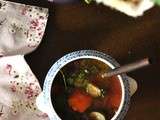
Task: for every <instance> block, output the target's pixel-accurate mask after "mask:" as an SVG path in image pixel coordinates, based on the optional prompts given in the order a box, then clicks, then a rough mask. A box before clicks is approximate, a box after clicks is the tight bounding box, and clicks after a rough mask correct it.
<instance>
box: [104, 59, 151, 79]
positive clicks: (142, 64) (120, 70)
mask: <svg viewBox="0 0 160 120" xmlns="http://www.w3.org/2000/svg"><path fill="white" fill-rule="evenodd" d="M148 65H150V60H149V58H145V59H142V60H139V61H136V62H134V63H130V64H127V65H124V66H121V67H119V68H115V69H113V70H111V71H110V72H107V73H103V74H102V77H103V78H104V77H111V76H114V75H118V74H122V73H127V72H131V71H134V70H136V69H139V68H142V67H145V66H148Z"/></svg>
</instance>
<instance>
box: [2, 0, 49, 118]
mask: <svg viewBox="0 0 160 120" xmlns="http://www.w3.org/2000/svg"><path fill="white" fill-rule="evenodd" d="M47 18H48V9H46V8H40V7H36V6H30V5H24V4H19V3H13V2H9V1H3V0H0V120H48V116H47V115H46V114H45V113H42V112H40V111H39V110H38V109H37V106H36V103H35V102H36V97H37V96H38V95H39V93H40V92H41V88H40V85H39V82H38V80H37V78H36V77H35V75H34V74H33V72H32V71H31V69H30V67H29V66H28V64H27V63H26V61H25V59H24V55H25V54H27V53H30V52H32V51H33V50H35V49H36V48H37V47H38V45H39V44H40V42H41V40H42V37H43V35H44V31H45V27H46V24H47Z"/></svg>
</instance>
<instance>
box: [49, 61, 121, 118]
mask: <svg viewBox="0 0 160 120" xmlns="http://www.w3.org/2000/svg"><path fill="white" fill-rule="evenodd" d="M109 70H110V67H109V66H108V65H106V64H105V63H103V62H101V61H98V60H93V59H80V60H77V61H74V62H71V63H69V64H67V65H66V66H64V67H63V68H62V69H61V72H59V73H58V74H57V76H56V77H55V79H54V82H53V86H52V93H51V94H52V103H53V107H54V109H55V111H56V112H57V114H58V115H59V116H60V118H61V119H62V120H94V119H91V118H90V117H89V116H90V113H91V112H99V113H101V114H102V115H104V116H105V119H106V120H110V119H111V118H112V117H113V116H114V115H115V112H116V111H117V110H118V108H119V106H120V103H121V98H122V88H121V84H120V81H119V79H118V77H117V76H114V77H110V78H102V77H101V76H100V73H104V72H107V71H109ZM62 75H64V77H65V82H66V86H65V82H64V78H63V77H62ZM89 84H90V85H91V86H92V85H93V86H95V87H96V88H98V89H99V90H100V91H101V92H100V93H101V94H100V96H96V97H95V96H93V95H92V94H90V93H88V92H87V90H88V89H87V88H88V85H89ZM93 94H94V93H93Z"/></svg>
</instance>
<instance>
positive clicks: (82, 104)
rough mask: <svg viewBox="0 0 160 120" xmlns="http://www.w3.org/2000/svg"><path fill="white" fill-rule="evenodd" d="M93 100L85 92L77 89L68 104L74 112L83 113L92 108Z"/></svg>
mask: <svg viewBox="0 0 160 120" xmlns="http://www.w3.org/2000/svg"><path fill="white" fill-rule="evenodd" d="M92 100H93V99H92V97H91V96H89V95H88V94H86V93H85V92H84V91H82V90H79V89H76V90H75V91H74V92H73V93H72V95H71V96H70V97H69V99H68V104H69V106H70V107H71V108H72V109H73V110H74V111H76V112H80V113H83V112H84V111H85V110H87V108H89V107H90V106H91V104H92Z"/></svg>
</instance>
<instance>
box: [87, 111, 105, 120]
mask: <svg viewBox="0 0 160 120" xmlns="http://www.w3.org/2000/svg"><path fill="white" fill-rule="evenodd" d="M89 117H90V119H91V120H105V117H104V115H103V114H101V113H99V112H91V113H90V115H89Z"/></svg>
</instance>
